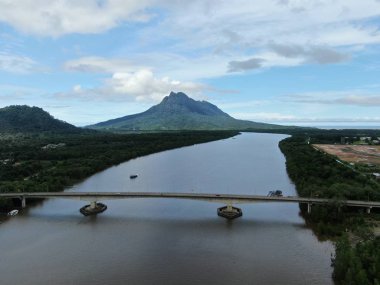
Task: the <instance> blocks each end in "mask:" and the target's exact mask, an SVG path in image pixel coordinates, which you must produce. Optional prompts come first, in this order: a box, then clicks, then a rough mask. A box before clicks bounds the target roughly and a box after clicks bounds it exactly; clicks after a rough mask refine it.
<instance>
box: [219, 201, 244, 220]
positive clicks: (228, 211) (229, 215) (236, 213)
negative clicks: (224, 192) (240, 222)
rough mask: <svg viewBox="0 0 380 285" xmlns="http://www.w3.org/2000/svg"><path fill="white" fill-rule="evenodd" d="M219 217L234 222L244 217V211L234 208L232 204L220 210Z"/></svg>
mask: <svg viewBox="0 0 380 285" xmlns="http://www.w3.org/2000/svg"><path fill="white" fill-rule="evenodd" d="M217 213H218V216H220V217H223V218H226V219H229V220H233V219H236V218H239V217H241V216H242V215H243V211H242V210H241V209H240V208H237V207H233V206H232V204H228V205H227V206H224V207H220V208H218V211H217Z"/></svg>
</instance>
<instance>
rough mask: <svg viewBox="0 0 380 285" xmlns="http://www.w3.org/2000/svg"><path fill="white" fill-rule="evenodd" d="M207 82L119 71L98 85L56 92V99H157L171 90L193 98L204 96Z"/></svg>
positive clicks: (143, 100)
mask: <svg viewBox="0 0 380 285" xmlns="http://www.w3.org/2000/svg"><path fill="white" fill-rule="evenodd" d="M206 89H209V87H207V86H206V85H202V84H198V83H193V82H182V81H178V80H173V79H170V78H169V77H161V78H160V77H156V76H155V75H154V74H153V72H152V71H151V70H149V69H140V70H137V71H135V72H116V73H114V74H113V75H112V77H111V78H108V79H106V80H105V81H104V84H103V85H102V86H100V87H96V88H83V87H82V86H81V85H75V86H74V87H73V90H72V91H70V92H63V93H58V94H55V97H57V98H68V97H69V98H77V99H84V100H88V99H93V100H107V101H138V102H154V103H156V102H158V101H160V100H161V99H162V98H163V97H165V96H167V95H169V93H170V92H171V91H175V92H177V91H181V92H185V93H188V94H189V95H190V96H191V97H193V98H199V97H202V91H204V90H206Z"/></svg>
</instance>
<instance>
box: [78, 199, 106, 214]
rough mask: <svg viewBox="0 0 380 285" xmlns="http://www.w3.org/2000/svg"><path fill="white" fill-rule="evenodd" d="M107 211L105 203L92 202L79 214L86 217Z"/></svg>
mask: <svg viewBox="0 0 380 285" xmlns="http://www.w3.org/2000/svg"><path fill="white" fill-rule="evenodd" d="M105 210H107V206H106V205H104V204H103V203H98V202H96V201H92V202H91V203H90V204H89V205H85V206H83V207H82V208H80V209H79V212H81V213H82V215H84V216H89V215H96V214H100V213H102V212H104V211H105Z"/></svg>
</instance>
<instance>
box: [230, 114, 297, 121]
mask: <svg viewBox="0 0 380 285" xmlns="http://www.w3.org/2000/svg"><path fill="white" fill-rule="evenodd" d="M230 115H231V116H233V117H234V118H237V119H243V120H251V121H263V122H282V121H284V122H289V121H294V120H295V119H296V117H295V116H293V115H289V114H281V113H273V112H257V113H256V112H236V113H231V114H230Z"/></svg>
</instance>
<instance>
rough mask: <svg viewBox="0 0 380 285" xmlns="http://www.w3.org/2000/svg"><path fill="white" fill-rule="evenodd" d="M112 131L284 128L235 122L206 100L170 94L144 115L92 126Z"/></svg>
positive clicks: (281, 127)
mask: <svg viewBox="0 0 380 285" xmlns="http://www.w3.org/2000/svg"><path fill="white" fill-rule="evenodd" d="M88 128H92V129H109V130H115V131H118V130H120V131H133V130H142V131H162V130H231V129H234V130H247V129H284V126H279V125H272V124H265V123H256V122H251V121H244V120H237V119H234V118H233V117H231V116H230V115H228V114H227V113H224V112H223V111H222V110H220V109H219V108H218V107H217V106H215V105H213V104H211V103H209V102H206V101H195V100H193V99H191V98H189V97H188V96H187V95H186V94H184V93H182V92H178V93H174V92H171V93H170V95H169V96H166V97H165V98H164V99H163V100H162V101H161V103H159V104H158V105H155V106H153V107H151V108H150V109H148V110H147V111H145V112H142V113H139V114H134V115H129V116H125V117H121V118H117V119H113V120H109V121H105V122H101V123H97V124H95V125H91V126H88Z"/></svg>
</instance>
